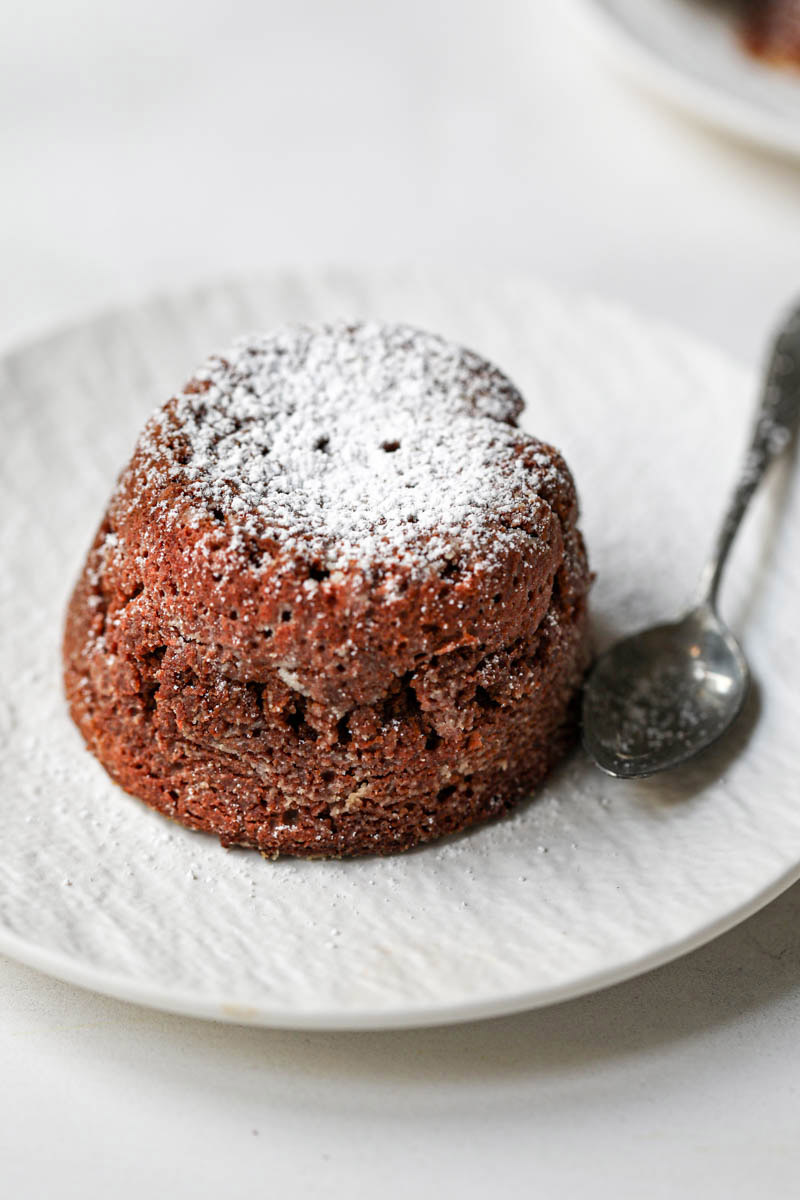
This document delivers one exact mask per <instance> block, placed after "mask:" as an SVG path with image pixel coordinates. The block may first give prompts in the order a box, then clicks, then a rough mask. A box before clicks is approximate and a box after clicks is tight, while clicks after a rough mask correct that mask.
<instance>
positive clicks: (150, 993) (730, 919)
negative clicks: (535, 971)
mask: <svg viewBox="0 0 800 1200" xmlns="http://www.w3.org/2000/svg"><path fill="white" fill-rule="evenodd" d="M798 880H800V862H798V863H796V864H795V865H794V866H793V867H790V868H788V869H787V870H786V871H785V872H784V873H783V874H782V875H781V876H780V877H779V878H778V879H777V880H773V882H772V883H771V884H770V885H769V886H767V887H766V888H764V889H762V891H760V892H759V893H758V894H757V895H756V896H754V897H751V899H750V900H748V901H746V902H745V903H743V904H741V905H739V906H738V907H736V908H735V909H732V910H731V911H730V912H727V913H726V914H725V915H724V916H723V917H720V918H719V919H718V920H716V921H710V922H708V924H707V925H704V926H703V927H701V928H700V929H699V930H695V931H694V932H693V933H691V934H688V935H687V936H686V937H684V938H678V939H676V940H675V941H673V942H669V943H667V944H666V945H664V946H663V947H660V948H659V949H658V950H654V951H652V952H651V953H649V954H645V955H642V956H641V957H639V958H633V959H631V960H630V961H629V962H627V963H623V964H620V965H618V966H616V967H612V968H609V969H608V970H603V971H595V972H594V973H593V974H591V975H587V976H584V977H583V978H582V979H581V980H580V981H579V982H575V983H573V984H569V983H565V984H557V985H555V984H554V985H551V986H549V987H545V988H542V987H538V988H536V989H529V990H524V991H521V992H514V993H511V994H509V995H505V996H503V997H501V998H494V999H492V998H491V997H486V998H485V999H473V1000H470V1001H466V1002H464V1003H457V1002H456V1003H450V1004H443V1005H413V1004H405V1005H404V1006H403V1007H400V1008H390V1007H387V1008H384V1009H378V1008H372V1009H350V1010H342V1009H331V1010H325V1009H302V1010H297V1011H294V1012H289V1011H288V1010H287V1009H286V1008H285V1007H281V1008H275V1009H271V1008H270V1007H269V1006H262V1007H260V1008H259V1007H256V1006H255V1005H251V1004H246V1003H242V1002H239V1001H236V1000H231V999H225V998H224V997H216V998H211V997H208V998H207V999H205V1000H199V999H198V996H197V994H196V993H193V992H188V991H182V990H181V991H176V990H174V989H172V990H170V989H168V988H166V987H158V986H156V985H153V984H137V983H135V982H133V981H131V980H130V979H129V978H128V977H126V976H123V975H118V974H115V973H114V972H112V971H103V970H100V969H97V968H92V967H90V966H81V965H80V963H79V962H77V961H76V960H73V959H70V958H69V957H68V956H67V955H65V954H62V953H60V952H58V951H54V950H48V949H47V948H46V947H43V946H38V945H34V944H32V943H29V942H26V941H24V940H23V939H22V938H20V937H19V936H18V935H17V934H14V933H12V932H11V931H10V930H8V929H4V928H3V927H2V926H0V954H4V955H6V956H7V957H8V958H11V959H13V960H14V961H15V962H19V963H22V964H23V965H24V966H27V967H31V968H32V969H33V970H35V971H38V972H40V973H41V974H44V975H47V976H49V977H51V978H54V979H58V980H60V981H61V982H62V983H69V984H72V985H73V986H76V987H79V988H82V989H83V990H84V991H89V992H95V993H97V994H99V995H102V996H107V997H110V998H112V999H114V1000H120V1001H123V1002H125V1003H128V1004H136V1005H138V1006H140V1007H145V1008H149V1009H154V1010H156V1011H158V1012H166V1013H172V1014H173V1015H175V1016H184V1017H187V1016H188V1017H192V1018H196V1019H200V1020H206V1021H216V1022H219V1023H222V1024H228V1025H250V1026H254V1027H256V1028H262V1029H283V1030H289V1031H291V1030H294V1031H297V1032H308V1033H360V1032H381V1031H389V1030H393V1029H432V1028H436V1027H437V1026H446V1025H463V1024H466V1023H468V1022H470V1021H480V1020H487V1019H490V1018H499V1017H509V1016H514V1015H518V1014H521V1013H525V1012H533V1011H535V1010H536V1009H540V1008H549V1007H551V1006H553V1005H556V1004H563V1003H566V1002H568V1001H570V1000H578V999H580V998H581V997H584V996H590V995H594V994H595V993H596V992H601V991H605V990H606V989H607V988H611V987H615V986H616V985H617V984H621V983H625V982H627V981H629V980H632V979H636V978H638V976H640V975H644V974H647V973H648V972H650V971H653V970H656V969H657V968H658V967H664V966H667V965H668V964H669V963H671V962H675V961H676V960H677V959H680V958H683V957H685V956H686V955H687V954H691V953H692V952H693V951H694V950H699V949H700V948H701V947H702V946H705V945H707V944H708V943H709V942H711V941H714V940H715V939H716V938H717V937H721V936H722V935H723V934H725V933H727V932H729V931H730V930H732V929H734V928H736V926H738V925H740V924H742V922H743V921H746V920H747V919H748V917H752V916H754V915H755V914H756V913H757V912H759V911H760V910H761V909H762V908H765V907H766V906H767V905H768V904H770V903H771V902H772V901H773V900H776V899H777V898H778V897H779V896H780V895H782V894H783V892H785V891H787V890H788V889H789V888H790V887H791V886H792V885H793V884H794V883H797V882H798Z"/></svg>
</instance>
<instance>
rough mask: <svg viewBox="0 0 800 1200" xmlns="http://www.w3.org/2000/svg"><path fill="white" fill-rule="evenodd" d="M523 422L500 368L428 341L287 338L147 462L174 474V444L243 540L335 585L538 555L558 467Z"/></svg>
mask: <svg viewBox="0 0 800 1200" xmlns="http://www.w3.org/2000/svg"><path fill="white" fill-rule="evenodd" d="M521 409H522V400H521V398H520V396H519V394H518V392H517V391H516V389H515V388H514V387H513V385H512V384H511V383H510V381H509V380H508V379H507V378H506V377H505V376H504V375H503V374H502V373H501V372H500V371H498V370H497V368H495V367H493V366H491V365H490V364H488V363H487V362H485V361H484V360H483V359H481V358H480V357H479V356H477V355H475V354H473V353H471V352H469V351H466V350H464V349H462V348H460V347H458V346H455V345H453V344H451V343H448V342H446V341H444V340H443V339H441V338H439V337H436V336H433V335H431V334H426V333H421V332H419V331H417V330H414V329H411V328H409V327H407V326H403V325H377V324H358V325H347V324H344V323H340V324H335V325H327V326H317V327H312V326H296V327H286V328H283V329H280V330H278V331H276V332H275V333H272V334H269V335H259V336H251V337H247V338H243V339H240V340H239V341H237V342H236V343H235V344H234V346H233V348H232V349H231V350H230V351H228V352H227V353H226V354H225V355H224V356H221V357H214V358H211V359H209V360H208V362H207V363H206V364H205V366H204V367H203V368H201V370H200V371H198V372H197V375H196V376H195V379H194V380H193V381H192V382H191V383H190V385H189V386H188V387H187V389H186V391H184V392H183V393H182V394H181V395H179V396H178V397H177V398H176V399H175V400H174V401H173V402H172V405H171V421H172V422H174V431H173V430H168V437H167V438H166V439H164V438H163V432H164V430H163V428H162V429H161V431H160V426H161V420H160V418H159V416H158V415H157V416H156V418H154V420H153V422H151V424H150V426H149V427H148V429H147V430H146V432H145V435H144V440H143V442H142V443H141V447H140V448H142V449H144V450H145V451H147V450H148V445H150V448H151V449H152V453H153V455H154V456H155V455H156V454H157V453H158V454H160V455H161V456H162V458H163V454H164V452H165V446H164V441H165V440H166V441H167V443H168V445H167V447H166V450H167V453H168V456H169V467H168V470H169V474H170V475H171V476H172V477H173V478H175V479H180V480H181V481H182V483H183V484H184V485H185V486H186V490H187V491H188V493H189V495H190V496H191V498H192V500H193V502H194V503H195V504H196V505H197V506H198V507H199V508H200V510H201V511H202V512H204V513H208V512H214V513H216V514H217V519H219V518H220V516H221V517H223V518H224V519H225V520H226V521H227V522H228V524H229V526H231V527H232V528H233V530H237V529H238V530H241V531H244V532H247V533H251V534H253V535H256V536H261V537H263V536H266V537H268V538H269V537H274V538H275V539H276V540H277V541H279V542H280V545H281V547H282V549H283V551H284V552H286V551H287V550H289V551H290V552H291V551H292V550H293V549H294V550H296V551H297V553H302V554H303V555H304V556H305V557H313V558H315V559H317V560H318V561H319V563H320V564H321V565H323V566H324V567H325V568H327V569H332V568H342V567H351V566H353V565H356V566H358V567H360V568H362V569H365V570H369V569H370V568H371V567H373V566H374V565H375V564H376V563H381V562H386V561H389V560H391V561H395V562H397V561H402V562H403V564H404V565H406V566H410V567H412V568H413V567H414V566H425V565H430V564H432V563H438V562H441V561H447V560H452V559H456V558H458V557H460V556H462V555H464V554H473V555H474V553H475V552H476V551H480V552H481V553H484V554H490V553H491V552H492V547H498V546H499V545H500V544H506V546H507V544H508V543H509V542H515V543H518V544H520V545H521V544H522V543H523V541H525V539H528V540H529V538H530V532H529V531H530V519H531V501H532V499H534V498H535V494H536V490H537V485H539V484H540V483H541V480H542V477H543V475H545V474H547V473H548V472H550V471H552V470H553V469H554V467H553V460H552V458H551V457H550V455H549V454H547V453H546V452H545V451H544V450H543V449H538V448H537V444H536V443H534V442H532V439H530V438H529V437H528V436H527V435H526V434H522V433H521V432H520V431H519V430H517V429H516V427H515V420H516V417H517V415H518V414H519V412H520V411H521ZM148 439H149V442H148ZM157 440H158V442H159V444H158V445H156V442H157ZM523 449H524V450H525V451H526V454H525V459H524V460H523V457H522V454H521V452H522V450H523ZM526 527H527V530H526Z"/></svg>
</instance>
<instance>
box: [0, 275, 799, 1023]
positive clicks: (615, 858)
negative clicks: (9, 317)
mask: <svg viewBox="0 0 800 1200" xmlns="http://www.w3.org/2000/svg"><path fill="white" fill-rule="evenodd" d="M338 315H363V316H372V317H382V318H393V319H400V320H406V321H410V322H416V323H418V324H420V325H423V326H429V327H431V328H433V329H437V330H441V331H442V332H444V333H445V334H448V335H450V336H451V337H454V338H456V339H459V340H462V341H464V342H466V343H468V344H470V345H472V346H474V347H475V348H477V349H479V350H481V351H483V352H485V353H486V354H487V355H489V356H490V357H492V358H495V359H496V360H497V361H498V362H499V363H501V364H502V365H503V366H504V367H506V368H507V369H508V370H509V372H510V373H511V375H512V376H513V377H514V378H515V379H516V380H517V382H518V383H519V384H520V386H521V387H522V390H523V392H524V393H525V394H526V395H527V397H528V405H529V407H528V411H527V416H526V424H527V426H528V427H529V428H530V429H531V430H533V431H536V433H537V434H539V435H540V436H542V437H543V438H546V439H550V440H552V441H554V442H555V443H556V444H557V445H559V446H560V447H562V448H563V450H564V452H565V453H566V456H567V458H568V460H569V462H570V463H571V464H572V466H573V469H574V471H575V475H576V478H577V480H578V483H579V487H580V491H581V494H582V498H583V507H584V513H585V516H584V528H585V531H586V534H587V538H588V543H589V547H590V551H591V557H592V562H593V565H594V568H595V570H596V571H597V573H598V578H597V583H596V586H595V589H594V593H593V603H594V613H595V617H596V625H597V631H598V640H599V641H600V642H601V643H604V642H605V641H607V640H608V639H609V638H610V637H612V636H613V635H615V634H616V633H617V632H619V631H622V630H627V629H630V628H633V627H636V626H638V625H641V624H643V623H645V622H648V621H650V620H652V619H655V618H657V617H661V616H664V615H666V614H671V613H673V612H675V611H677V610H678V609H680V607H681V606H682V604H683V603H684V601H685V599H686V597H687V595H688V594H689V592H690V590H691V588H692V585H693V582H694V577H695V574H696V573H697V571H698V570H699V568H700V566H701V560H702V557H703V554H704V551H705V548H706V545H707V543H708V542H709V538H710V534H711V532H712V524H713V522H714V521H715V520H716V517H717V515H718V512H719V509H720V507H721V503H722V498H723V495H724V493H725V492H726V490H727V487H728V484H729V482H730V478H731V475H732V473H733V470H734V466H735V464H736V462H737V460H738V456H739V452H740V449H741V446H742V443H743V439H744V435H745V430H746V426H747V423H748V417H749V407H750V402H751V392H752V388H751V381H750V380H748V379H747V378H746V377H745V376H744V375H743V373H742V372H741V371H739V370H738V369H736V368H735V367H733V366H731V365H730V364H729V363H728V362H727V361H726V360H725V359H723V358H722V357H721V356H720V355H719V354H717V353H716V352H714V351H712V350H708V349H705V348H703V347H702V346H698V345H697V344H695V343H694V342H692V341H691V340H689V339H687V338H686V337H684V336H682V335H679V334H677V333H673V332H671V331H669V330H666V329H663V328H661V327H658V326H654V325H651V324H648V323H647V322H645V321H642V320H640V319H638V318H634V317H633V316H631V315H629V314H627V313H625V312H621V311H618V310H617V309H615V308H612V307H610V306H607V305H605V304H603V303H600V302H597V301H592V300H575V299H571V298H569V297H563V296H559V295H557V294H553V293H552V292H550V291H548V290H545V289H544V288H542V287H540V286H538V285H536V284H533V283H530V282H525V281H505V282H502V281H501V282H498V281H494V282H487V281H486V280H481V281H472V282H470V281H469V280H467V281H463V280H452V281H450V282H449V283H447V282H446V281H442V280H438V281H437V280H435V279H426V278H423V277H421V276H418V277H409V276H404V277H393V278H386V277H384V278H382V279H380V280H372V281H370V280H368V279H363V278H362V279H357V278H350V277H347V276H338V275H328V276H324V277H322V276H319V275H318V276H315V277H302V276H299V275H286V276H281V277H275V276H273V277H269V278H265V279H261V280H255V281H251V282H247V283H244V284H241V285H236V286H224V287H214V288H209V289H207V290H205V291H195V292H193V293H191V294H190V295H184V296H178V297H176V298H172V299H161V300H156V301H153V302H150V303H147V304H143V305H142V306H141V307H138V308H135V309H131V310H129V311H126V312H121V313H116V314H111V315H109V316H105V317H102V318H100V319H99V320H95V321H92V322H90V323H88V324H86V325H83V326H81V327H79V328H76V329H72V330H69V331H67V332H65V333H60V334H57V335H55V336H52V337H49V338H47V339H46V340H44V341H41V342H39V343H37V344H36V345H33V346H30V347H28V348H26V349H23V350H21V351H18V352H17V353H15V354H11V355H9V356H8V357H6V358H5V359H4V360H2V361H0V386H1V387H2V411H3V438H2V450H1V451H0V453H2V459H3V465H2V474H1V475H0V510H1V511H2V513H3V523H2V544H1V546H0V550H1V551H2V560H1V561H2V563H3V571H2V574H0V638H1V639H2V649H1V650H0V665H2V678H3V680H4V689H3V694H2V697H1V698H0V727H1V728H2V739H3V745H2V756H1V758H2V761H1V762H0V772H1V774H0V804H1V805H2V841H1V843H0V950H2V951H5V952H7V953H8V954H10V955H12V956H15V957H17V958H20V959H22V960H23V961H25V962H28V963H30V964H32V965H33V966H36V967H39V968H41V969H42V970H45V971H48V972H51V973H52V974H54V975H58V976H61V977H63V978H65V979H69V980H72V981H74V982H76V983H80V984H83V985H85V986H88V987H91V988H95V989H97V990H100V991H104V992H108V993H111V994H114V995H117V996H121V997H125V998H129V999H133V1000H138V1001H140V1002H143V1003H147V1004H151V1005H155V1006H159V1007H163V1008H166V1009H172V1010H176V1011H180V1012H186V1013H193V1014H198V1015H201V1016H209V1017H217V1018H221V1019H228V1020H241V1021H251V1022H254V1023H263V1024H267V1025H284V1026H298V1027H299V1026H303V1027H306V1028H342V1029H344V1028H348V1029H359V1028H366V1027H380V1026H392V1025H413V1024H424V1023H434V1022H440V1021H451V1020H461V1019H466V1018H468V1017H473V1016H479V1015H483V1014H490V1013H500V1012H509V1011H512V1010H514V1009H521V1008H525V1007H528V1006H532V1005H538V1004H545V1003H549V1002H551V1001H554V1000H558V999H562V998H565V997H567V996H574V995H577V994H578V993H581V992H586V991H589V990H591V989H593V988H597V987H600V986H602V985H604V984H608V983H611V982H613V981H615V980H619V979H622V978H624V977H626V976H629V975H632V974H634V973H636V972H637V971H641V970H644V969H645V968H647V967H650V966H653V965H654V964H656V963H659V962H664V961H666V960H667V959H669V958H670V957H673V956H674V955H676V954H679V953H681V952H683V951H685V950H687V949H689V948H690V947H692V946H694V945H697V944H699V943H700V942H702V941H703V940H704V939H707V938H709V937H711V936H712V935H713V934H715V933H718V932H720V931H721V930H723V929H725V928H727V927H728V926H730V925H731V924H733V923H734V922H735V921H737V920H738V919H740V918H741V917H742V916H744V915H745V914H747V913H748V912H751V911H753V910H754V909H755V908H757V907H758V906H759V905H761V904H763V903H764V902H765V901H766V900H768V899H769V898H771V897H772V896H774V895H775V894H777V892H779V891H780V890H781V889H782V888H783V887H785V886H787V885H788V884H789V883H790V882H792V881H793V880H794V879H795V878H796V877H797V876H798V875H800V802H798V795H797V791H798V788H797V780H798V778H800V742H798V738H797V728H798V722H799V721H800V689H799V688H798V686H797V684H798V680H797V665H798V662H800V653H798V649H799V647H798V637H799V632H798V622H797V619H796V600H797V595H798V582H799V581H800V580H799V576H800V495H798V487H797V485H796V482H794V481H793V477H792V475H791V474H790V473H789V471H788V468H787V469H785V470H784V471H783V472H782V473H781V472H780V471H778V472H777V474H776V476H775V477H774V478H773V480H772V485H771V487H770V488H768V489H767V491H766V492H765V494H763V495H762V496H760V497H759V500H758V502H757V505H756V511H755V512H754V513H753V515H752V516H751V518H750V519H749V521H748V524H747V526H746V528H745V531H744V535H743V538H742V542H741V544H740V545H739V546H738V547H737V552H736V558H735V560H734V563H733V567H732V571H731V576H730V580H729V586H728V588H727V590H726V592H725V600H726V604H725V608H726V610H727V613H728V615H729V616H730V617H731V619H732V621H733V623H734V626H735V628H736V629H737V630H739V632H740V633H741V634H742V635H743V636H744V638H745V641H746V644H747V648H748V652H749V654H750V657H751V661H752V665H753V670H754V675H755V678H756V680H757V681H758V684H759V687H758V692H757V697H755V698H754V699H757V703H755V702H754V703H752V704H751V705H750V709H749V711H748V713H747V714H746V715H745V717H744V719H743V720H742V722H741V723H740V725H739V726H738V727H737V729H736V731H735V733H734V734H733V736H732V738H731V739H730V740H729V741H728V742H727V743H726V744H724V745H722V746H721V747H719V748H718V749H717V750H715V751H713V752H712V753H711V754H710V755H709V756H707V757H706V758H705V759H703V760H702V761H700V762H698V763H697V765H696V766H694V767H693V768H692V769H689V770H687V771H685V772H683V773H679V774H674V775H672V776H670V777H669V778H662V779H660V780H652V781H649V782H644V783H621V782H617V781H614V780H611V779H608V778H606V777H605V776H603V775H601V774H600V773H599V772H597V771H596V770H594V769H593V768H592V767H590V766H589V764H588V763H587V762H586V761H584V759H583V758H582V756H580V755H576V756H575V757H574V758H573V760H572V761H570V762H569V763H568V764H566V765H565V766H564V767H563V769H562V770H561V771H560V772H559V773H557V775H556V776H555V777H554V778H553V779H552V782H551V783H550V785H549V787H548V788H547V789H546V790H545V792H544V793H543V794H541V795H540V797H539V798H538V799H537V800H536V801H535V802H534V803H530V804H527V805H524V806H523V807H521V808H520V809H519V810H518V811H517V812H516V814H514V815H513V816H512V817H511V818H509V819H507V820H504V821H502V822H500V823H498V824H495V825H492V826H488V827H485V828H482V829H479V830H476V831H475V832H473V833H471V834H468V835H465V836H463V837H460V838H455V839H451V840H449V841H446V842H442V843H439V844H437V845H433V846H430V847H427V848H424V849H422V850H419V851H415V852H413V853H410V854H407V855H404V856H401V857H398V858H390V859H375V860H362V861H354V862H327V863H325V862H293V861H280V862H277V863H273V862H266V861H264V860H262V859H261V858H259V857H258V856H257V855H255V854H253V853H251V852H245V851H229V852H226V851H225V850H223V849H221V847H220V846H219V845H217V844H216V843H215V842H214V841H212V840H211V839H210V838H207V837H205V836H203V835H200V834H193V833H189V832H187V831H185V830H183V829H181V828H179V827H177V826H174V825H171V824H169V823H168V822H167V821H165V820H164V819H163V818H161V817H159V816H157V815H156V814H154V813H152V812H150V811H149V810H147V809H146V808H144V807H143V806H142V805H141V804H140V803H139V802H138V801H136V800H133V799H130V798H129V797H127V796H125V795H124V794H123V793H122V792H121V791H119V790H118V789H117V788H116V787H114V786H113V785H112V784H111V783H110V782H109V780H108V779H107V778H106V776H105V774H104V773H103V771H102V770H101V768H100V767H99V766H98V765H97V764H96V763H95V761H94V760H93V759H92V758H91V757H90V756H89V755H88V754H87V753H86V752H85V751H84V749H83V746H82V743H81V741H80V738H79V736H78V734H77V733H76V732H75V730H74V729H73V728H72V727H71V725H70V723H69V721H68V720H67V717H66V715H65V711H64V705H63V702H62V697H61V689H60V678H59V638H60V627H61V617H62V611H63V608H64V604H65V601H66V598H67V594H68V590H69V587H70V585H71V582H72V579H73V577H74V576H75V574H76V572H77V570H78V568H79V565H80V561H81V558H82V555H83V553H84V550H85V548H86V545H87V543H88V542H89V539H90V537H91V535H92V532H93V528H94V525H95V523H96V521H97V519H98V517H99V515H100V513H101V510H102V508H103V505H104V502H105V499H106V496H107V493H108V491H109V489H110V487H111V484H112V481H113V479H114V476H115V473H116V471H117V470H118V469H119V468H120V467H121V465H122V464H123V462H124V460H125V458H126V456H127V454H128V452H129V450H130V448H131V444H132V442H133V439H134V436H135V434H136V432H137V429H138V427H139V425H140V424H141V422H142V420H143V418H144V416H145V415H146V414H147V412H148V410H149V409H150V408H151V407H153V406H154V405H155V404H156V403H157V402H159V401H160V400H161V399H162V398H163V397H165V396H167V395H168V394H169V393H170V391H171V390H172V389H173V388H175V387H176V386H177V385H178V384H179V383H180V382H182V381H183V380H184V379H185V378H186V377H187V376H188V374H189V372H190V370H191V368H192V367H193V366H194V365H195V364H196V362H197V361H199V360H200V359H202V358H203V357H204V356H205V353H206V352H207V351H208V350H209V349H211V348H214V347H218V346H224V345H225V343H226V341H227V339H228V338H229V337H230V336H231V335H232V334H234V333H236V332H239V331H242V330H246V329H248V328H250V329H252V328H257V327H268V326H271V325H273V324H275V323H277V322H279V321H281V320H292V319H299V318H314V319H318V318H325V317H335V316H338ZM781 493H782V494H781ZM781 509H782V514H781V517H780V519H778V517H777V513H778V511H779V510H781Z"/></svg>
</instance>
